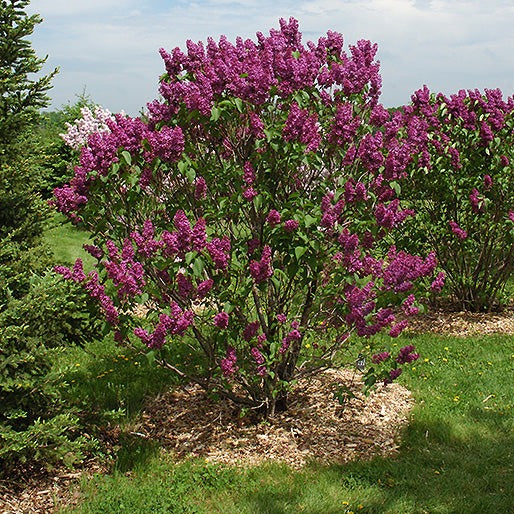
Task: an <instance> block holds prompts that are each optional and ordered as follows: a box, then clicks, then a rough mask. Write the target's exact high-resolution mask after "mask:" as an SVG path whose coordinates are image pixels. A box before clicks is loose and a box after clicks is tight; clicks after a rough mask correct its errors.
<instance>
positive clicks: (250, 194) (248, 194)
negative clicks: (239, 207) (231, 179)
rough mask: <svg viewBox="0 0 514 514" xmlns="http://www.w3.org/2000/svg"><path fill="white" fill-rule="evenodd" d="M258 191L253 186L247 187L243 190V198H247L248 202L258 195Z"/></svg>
mask: <svg viewBox="0 0 514 514" xmlns="http://www.w3.org/2000/svg"><path fill="white" fill-rule="evenodd" d="M258 194H259V193H257V191H256V190H255V189H254V188H253V187H251V186H250V187H247V188H246V189H245V190H244V191H243V198H244V199H245V200H247V201H248V202H252V201H253V199H254V198H255V197H256V196H257V195H258Z"/></svg>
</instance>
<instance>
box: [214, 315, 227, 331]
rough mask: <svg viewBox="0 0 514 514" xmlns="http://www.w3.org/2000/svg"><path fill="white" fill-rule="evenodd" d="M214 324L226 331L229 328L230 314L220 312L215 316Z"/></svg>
mask: <svg viewBox="0 0 514 514" xmlns="http://www.w3.org/2000/svg"><path fill="white" fill-rule="evenodd" d="M214 324H215V325H216V326H217V327H218V328H220V329H221V330H225V329H226V328H227V327H228V313H227V312H224V311H222V312H218V314H216V316H214Z"/></svg>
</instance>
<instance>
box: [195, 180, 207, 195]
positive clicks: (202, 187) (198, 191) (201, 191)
mask: <svg viewBox="0 0 514 514" xmlns="http://www.w3.org/2000/svg"><path fill="white" fill-rule="evenodd" d="M206 197H207V183H206V182H205V179H204V178H203V177H197V179H196V180H195V200H203V199H205V198H206Z"/></svg>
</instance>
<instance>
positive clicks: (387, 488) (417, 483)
mask: <svg viewBox="0 0 514 514" xmlns="http://www.w3.org/2000/svg"><path fill="white" fill-rule="evenodd" d="M475 416H476V413H475ZM475 416H474V417H475ZM483 417H484V419H486V420H487V426H481V427H473V428H474V429H473V430H472V432H474V435H469V436H467V437H466V436H463V435H462V434H460V435H455V430H454V427H452V426H451V425H449V424H448V423H446V422H445V421H443V420H439V421H434V422H431V423H426V422H421V423H417V422H415V421H414V422H412V423H411V425H410V426H409V427H408V428H407V431H406V434H405V443H404V444H403V446H402V448H401V450H400V453H399V455H398V456H397V457H396V458H390V459H375V460H373V461H371V462H356V463H352V464H349V465H347V466H344V467H340V468H339V471H340V473H341V477H342V480H343V485H348V486H351V485H353V486H355V485H358V486H359V488H360V487H364V488H366V487H373V488H377V487H378V488H379V489H380V495H379V497H376V499H375V501H374V502H367V503H365V507H366V511H368V512H461V513H468V512H470V513H471V512H476V513H486V512H498V513H499V512H514V497H513V496H512V495H511V488H512V484H513V483H514V467H513V464H514V463H513V457H514V455H513V449H514V434H513V433H512V431H510V432H509V431H508V430H502V429H501V426H502V423H501V421H502V420H500V419H498V418H499V415H495V414H494V413H489V412H485V413H484V414H483ZM491 422H492V423H491ZM492 425H494V428H495V430H491V427H492ZM363 503H364V502H363Z"/></svg>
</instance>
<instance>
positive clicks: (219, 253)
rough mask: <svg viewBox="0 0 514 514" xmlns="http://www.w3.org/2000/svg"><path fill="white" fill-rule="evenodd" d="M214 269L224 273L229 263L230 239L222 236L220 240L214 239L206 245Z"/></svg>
mask: <svg viewBox="0 0 514 514" xmlns="http://www.w3.org/2000/svg"><path fill="white" fill-rule="evenodd" d="M206 248H207V251H208V252H209V255H210V256H211V259H212V262H213V263H214V266H215V268H216V269H219V270H222V271H225V270H226V269H227V268H228V263H229V261H230V239H229V238H228V237H227V236H223V237H222V238H221V239H219V238H217V237H215V238H213V239H212V240H211V241H210V242H208V243H207V245H206Z"/></svg>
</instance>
